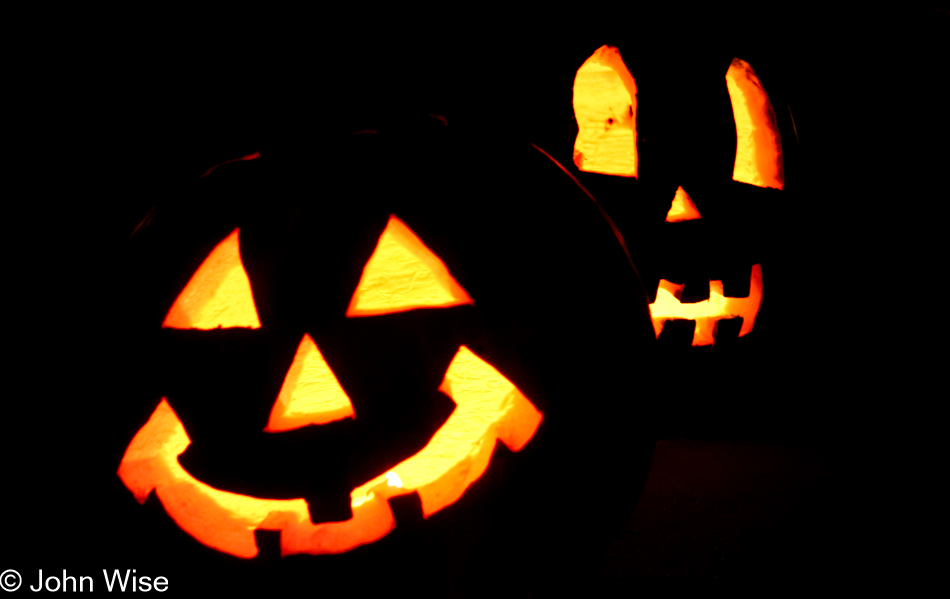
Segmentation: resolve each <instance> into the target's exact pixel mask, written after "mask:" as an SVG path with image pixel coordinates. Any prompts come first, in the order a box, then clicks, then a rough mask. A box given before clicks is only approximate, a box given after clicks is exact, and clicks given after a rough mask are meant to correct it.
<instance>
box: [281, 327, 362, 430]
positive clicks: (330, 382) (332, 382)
mask: <svg viewBox="0 0 950 599" xmlns="http://www.w3.org/2000/svg"><path fill="white" fill-rule="evenodd" d="M343 418H356V415H355V414H354V412H353V404H352V403H351V402H350V398H349V397H347V395H346V392H345V391H343V387H341V386H340V382H339V381H337V379H336V375H335V374H333V371H332V370H330V365H329V364H327V361H326V360H325V359H324V358H323V354H321V353H320V350H319V349H317V344H316V343H314V342H313V339H312V338H311V337H310V335H306V334H305V335H304V336H303V339H302V340H301V341H300V346H299V347H298V348H297V354H296V355H295V356H294V361H293V364H291V365H290V370H289V371H288V372H287V378H285V379H284V384H283V386H282V387H281V388H280V393H279V394H278V396H277V402H276V403H274V409H273V410H271V414H270V420H269V421H268V423H267V427H265V428H264V430H265V431H267V432H269V433H275V432H279V431H289V430H293V429H295V428H301V427H304V426H307V425H309V424H326V423H327V422H333V421H334V420H341V419H343Z"/></svg>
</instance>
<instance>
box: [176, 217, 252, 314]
mask: <svg viewBox="0 0 950 599" xmlns="http://www.w3.org/2000/svg"><path fill="white" fill-rule="evenodd" d="M239 232H240V230H239V229H235V230H234V231H233V232H232V233H231V234H230V235H228V236H227V238H225V240H224V241H222V242H221V243H219V244H218V245H217V246H216V247H215V248H214V249H213V250H211V253H210V254H208V257H207V258H205V261H204V262H202V263H201V266H199V267H198V270H197V271H195V274H194V275H192V277H191V280H189V281H188V284H187V285H185V288H184V290H182V292H181V294H180V295H179V296H178V299H176V300H175V303H174V304H172V307H171V309H170V310H169V311H168V314H167V315H166V316H165V322H164V323H162V326H163V327H165V328H170V329H203V330H209V329H217V328H224V329H227V328H237V327H243V328H249V329H259V328H261V321H260V318H258V316H257V308H256V307H255V306H254V296H253V294H252V293H251V281H250V279H248V276H247V271H245V270H244V264H243V263H242V262H241V248H240V246H239V244H238V234H239Z"/></svg>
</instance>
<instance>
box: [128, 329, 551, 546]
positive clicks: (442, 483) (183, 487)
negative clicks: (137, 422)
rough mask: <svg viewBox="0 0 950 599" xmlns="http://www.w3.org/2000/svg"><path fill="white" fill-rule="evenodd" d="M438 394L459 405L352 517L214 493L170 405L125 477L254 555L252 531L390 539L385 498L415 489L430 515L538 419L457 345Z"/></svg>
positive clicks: (138, 438)
mask: <svg viewBox="0 0 950 599" xmlns="http://www.w3.org/2000/svg"><path fill="white" fill-rule="evenodd" d="M439 390H440V391H442V392H443V393H445V394H446V395H448V396H449V397H451V398H452V400H453V401H454V402H455V404H456V408H455V410H454V411H453V412H452V415H451V416H450V417H449V419H448V420H447V421H446V422H445V424H443V425H442V427H440V428H439V430H438V431H436V433H435V434H434V435H433V436H432V439H431V440H430V441H429V443H428V444H427V445H426V446H425V447H424V448H423V449H422V450H421V451H419V452H418V453H416V454H415V455H413V456H412V457H410V458H408V459H406V460H404V461H402V462H400V463H399V464H397V465H396V466H394V467H393V468H392V469H390V470H388V471H387V472H385V473H384V474H381V475H380V476H377V477H376V478H374V479H372V480H370V481H368V482H366V483H365V484H362V485H360V486H359V487H357V488H355V489H353V491H351V492H350V505H351V506H352V509H353V517H352V518H350V519H349V520H345V521H342V522H324V523H317V524H314V523H313V522H311V521H310V513H309V506H308V505H307V502H306V501H305V500H304V499H260V498H257V497H250V496H247V495H239V494H236V493H229V492H227V491H222V490H220V489H215V488H213V487H211V486H209V485H207V484H205V483H203V482H201V481H199V480H197V479H196V478H194V477H193V476H192V475H191V474H189V473H188V472H187V471H186V470H185V469H184V468H183V467H182V466H181V464H179V462H178V456H179V455H181V454H182V453H183V452H184V451H185V449H186V448H187V447H188V445H189V444H190V443H191V440H190V439H189V438H188V433H187V432H186V431H185V427H184V426H183V425H182V423H181V421H180V420H179V419H178V417H177V416H176V415H175V412H174V410H172V408H171V406H170V405H169V403H168V401H167V399H164V398H163V399H162V401H161V403H159V404H158V407H157V408H156V409H155V411H154V412H153V413H152V416H151V417H150V418H149V420H148V422H147V423H146V424H145V426H143V427H142V428H141V429H140V430H139V431H138V433H136V435H135V437H134V438H133V439H132V442H131V443H130V444H129V447H128V449H127V450H126V452H125V455H124V456H123V458H122V463H121V464H120V466H119V472H118V474H119V477H120V478H121V479H122V482H124V483H125V486H126V487H127V488H128V489H129V490H130V491H132V494H133V495H135V498H136V499H137V500H138V501H139V503H144V502H145V500H146V498H148V495H149V494H150V493H151V492H152V491H153V490H154V491H155V493H156V494H157V496H158V498H159V499H160V500H161V502H162V505H163V506H164V507H165V511H166V512H168V515H169V516H171V517H172V519H173V520H174V521H175V522H176V523H177V524H178V526H180V527H181V528H182V529H183V530H184V531H185V532H187V533H188V534H190V535H191V536H192V537H194V538H195V539H196V540H198V541H200V542H201V543H204V544H205V545H208V546H209V547H213V548H215V549H218V550H219V551H223V552H225V553H230V554H232V555H236V556H238V557H247V558H250V557H254V556H256V555H257V545H256V543H255V540H254V530H279V531H281V553H282V554H283V555H290V554H294V553H310V554H323V553H342V552H344V551H349V550H350V549H353V548H354V547H358V546H359V545H363V544H366V543H372V542H373V541H376V540H378V539H381V538H382V537H384V536H386V534H388V533H389V531H391V530H392V529H393V528H395V526H396V523H395V519H394V517H393V513H392V510H391V508H390V507H389V503H388V501H387V500H388V499H389V498H391V497H396V496H399V495H406V494H409V493H412V492H418V494H419V497H420V499H421V500H422V512H423V515H424V516H425V517H429V516H431V515H432V514H434V513H436V512H438V511H439V510H441V509H442V508H444V507H446V506H448V505H451V504H452V503H454V502H455V501H457V500H458V499H459V498H460V497H461V496H462V495H463V494H464V493H465V490H466V489H467V488H468V487H469V485H471V484H472V483H473V482H475V481H476V480H478V478H479V477H481V475H482V473H484V472H485V469H486V468H487V467H488V463H489V462H490V461H491V456H492V451H493V450H494V448H495V441H496V440H501V442H502V443H504V444H505V445H506V446H508V448H509V449H511V450H512V451H518V450H520V449H521V448H522V447H524V445H525V444H526V443H527V442H528V441H529V440H530V439H531V438H532V437H533V436H534V433H535V431H536V430H537V428H538V425H540V423H541V419H542V415H541V413H540V412H539V411H538V410H537V409H536V408H535V407H534V405H533V404H532V403H531V402H530V401H529V400H528V399H527V398H526V397H525V396H524V395H523V394H522V393H521V392H520V391H519V390H518V389H517V388H516V387H515V386H514V385H513V384H512V383H511V382H510V381H508V380H507V379H506V378H505V377H504V376H502V375H501V373H499V372H498V371H497V370H495V369H494V368H493V367H492V366H491V365H490V364H488V363H487V362H485V361H484V360H482V359H481V358H479V357H478V356H476V355H475V354H474V353H472V352H471V351H470V350H469V349H468V348H467V347H465V346H461V347H460V348H459V350H458V353H457V354H456V355H455V358H454V359H453V360H452V363H451V364H450V365H449V368H448V370H447V372H446V374H445V380H444V381H443V382H442V385H441V386H440V387H439Z"/></svg>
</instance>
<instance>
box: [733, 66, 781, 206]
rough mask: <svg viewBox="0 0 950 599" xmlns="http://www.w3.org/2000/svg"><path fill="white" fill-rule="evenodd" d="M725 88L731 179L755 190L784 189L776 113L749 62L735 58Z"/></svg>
mask: <svg viewBox="0 0 950 599" xmlns="http://www.w3.org/2000/svg"><path fill="white" fill-rule="evenodd" d="M726 87H727V88H728V89H729V99H730V100H731V101H732V116H733V117H734V118H735V120H736V165H735V168H734V169H733V172H732V178H733V179H734V180H736V181H739V182H741V183H749V184H750V185H756V186H758V187H771V188H773V189H784V188H785V172H784V167H783V164H782V140H781V138H780V137H779V132H778V124H777V123H776V120H775V111H773V110H772V104H771V103H770V102H769V96H768V94H766V93H765V89H764V88H763V87H762V83H761V82H760V81H759V77H758V76H757V75H756V74H755V71H753V70H752V67H751V66H750V65H749V63H747V62H746V61H744V60H741V59H738V58H734V59H733V60H732V64H731V65H729V70H728V71H727V72H726Z"/></svg>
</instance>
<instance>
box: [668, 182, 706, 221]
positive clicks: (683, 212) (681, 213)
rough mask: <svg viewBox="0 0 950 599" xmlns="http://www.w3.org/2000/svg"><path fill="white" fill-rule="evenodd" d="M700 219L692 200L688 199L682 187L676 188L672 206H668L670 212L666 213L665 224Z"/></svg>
mask: <svg viewBox="0 0 950 599" xmlns="http://www.w3.org/2000/svg"><path fill="white" fill-rule="evenodd" d="M700 218H702V217H701V216H700V215H699V210H698V209H697V208H696V204H694V203H693V199H692V198H690V197H689V194H688V193H686V190H685V189H683V187H682V186H680V187H677V188H676V195H675V196H674V197H673V205H672V206H670V211H669V212H667V213H666V222H668V223H679V222H683V221H686V220H699V219H700Z"/></svg>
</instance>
